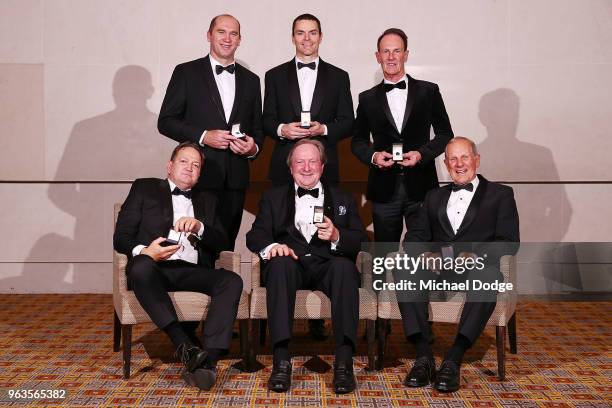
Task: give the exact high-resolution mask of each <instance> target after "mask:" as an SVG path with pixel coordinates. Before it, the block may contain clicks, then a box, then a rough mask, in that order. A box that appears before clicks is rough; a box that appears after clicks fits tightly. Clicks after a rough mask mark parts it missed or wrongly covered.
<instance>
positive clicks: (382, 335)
mask: <svg viewBox="0 0 612 408" xmlns="http://www.w3.org/2000/svg"><path fill="white" fill-rule="evenodd" d="M376 323H378V324H377V325H376V326H377V327H378V333H376V334H377V336H378V358H377V360H376V370H382V369H383V363H384V361H385V348H386V347H387V325H388V324H389V320H387V319H380V318H379V319H378V320H377V321H376Z"/></svg>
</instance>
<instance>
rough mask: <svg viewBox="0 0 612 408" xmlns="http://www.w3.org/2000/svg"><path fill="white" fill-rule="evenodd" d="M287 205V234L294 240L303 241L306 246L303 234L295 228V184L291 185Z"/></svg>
mask: <svg viewBox="0 0 612 408" xmlns="http://www.w3.org/2000/svg"><path fill="white" fill-rule="evenodd" d="M286 203H287V205H286V206H285V207H286V212H285V227H286V229H287V233H288V234H289V235H291V236H292V237H293V238H295V239H297V240H299V241H303V242H304V244H306V239H304V236H303V235H302V233H301V232H300V231H298V229H297V228H296V227H295V186H294V185H293V183H290V185H289V188H288V190H287V200H286Z"/></svg>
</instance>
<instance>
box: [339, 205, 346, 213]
mask: <svg viewBox="0 0 612 408" xmlns="http://www.w3.org/2000/svg"><path fill="white" fill-rule="evenodd" d="M344 214H346V207H345V206H343V205H341V206H339V207H338V215H344Z"/></svg>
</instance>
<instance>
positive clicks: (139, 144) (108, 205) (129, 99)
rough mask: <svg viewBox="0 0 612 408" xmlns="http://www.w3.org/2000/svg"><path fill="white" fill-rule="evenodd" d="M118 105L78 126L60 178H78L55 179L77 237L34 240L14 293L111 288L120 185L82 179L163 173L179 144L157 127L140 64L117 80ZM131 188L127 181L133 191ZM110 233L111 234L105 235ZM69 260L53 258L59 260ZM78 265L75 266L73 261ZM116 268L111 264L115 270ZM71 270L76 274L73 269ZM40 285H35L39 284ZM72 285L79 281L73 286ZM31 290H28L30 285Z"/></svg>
mask: <svg viewBox="0 0 612 408" xmlns="http://www.w3.org/2000/svg"><path fill="white" fill-rule="evenodd" d="M112 92H113V98H114V101H115V109H113V110H111V111H109V112H106V113H103V114H101V115H98V116H94V117H92V118H87V119H84V120H82V121H80V122H78V123H76V124H75V125H74V127H73V129H72V132H71V134H70V138H69V140H68V142H67V145H66V148H65V150H64V154H63V156H62V158H61V161H60V163H59V165H58V169H57V173H56V175H55V180H56V181H75V182H77V183H56V184H50V186H49V190H48V196H49V199H50V200H51V201H52V202H53V203H54V204H55V205H56V206H57V207H58V208H59V209H60V210H62V211H64V212H65V213H67V214H69V215H71V216H72V217H74V235H73V237H72V238H71V237H67V236H62V235H59V234H57V233H48V234H45V235H43V236H42V237H41V238H39V239H38V240H37V241H36V242H35V243H34V245H33V247H32V249H31V251H30V253H29V255H28V257H27V259H26V263H25V266H24V269H23V272H22V274H21V276H17V277H12V278H10V280H11V282H10V283H8V282H7V280H4V281H2V286H3V287H5V288H6V289H7V290H10V291H12V290H15V291H36V289H35V288H33V287H32V286H35V287H41V288H44V289H45V290H44V291H45V292H100V291H101V290H110V288H111V282H110V280H109V279H108V276H110V275H106V274H100V273H96V272H98V271H100V270H101V269H100V265H104V266H103V267H102V268H107V264H105V263H107V262H110V260H111V257H110V255H111V253H110V252H109V251H108V248H109V246H110V245H111V244H110V243H111V242H112V237H111V236H110V234H109V233H110V231H112V228H108V227H109V226H110V225H111V221H110V220H112V218H111V217H112V210H113V206H112V204H113V201H123V199H124V198H125V195H124V194H120V196H118V197H114V194H115V195H116V194H117V191H118V189H117V188H116V187H114V188H109V189H108V190H106V189H105V187H103V185H99V184H83V183H81V184H79V183H78V181H102V180H107V181H120V180H133V179H135V178H138V177H155V176H162V175H163V164H164V162H165V160H166V158H167V156H168V154H169V152H170V151H171V149H172V147H173V146H174V142H173V141H171V140H169V139H167V138H165V137H162V136H160V135H159V133H158V131H157V114H156V113H154V112H151V111H150V110H149V109H148V107H147V100H148V99H150V98H151V96H152V95H153V92H154V88H153V85H152V80H151V74H150V73H149V71H147V70H146V69H145V68H143V67H141V66H137V65H128V66H124V67H121V68H120V69H119V70H118V71H117V72H116V73H115V76H114V80H113V84H112ZM128 188H129V186H128V185H127V184H126V186H125V190H126V192H127V190H128ZM105 234H108V236H104V235H105ZM58 253H59V254H61V259H62V260H66V262H67V263H45V264H44V267H41V265H40V264H37V263H36V262H39V261H41V260H48V259H58V255H57V254H58ZM70 262H72V263H70ZM109 271H110V269H109ZM70 272H72V273H71V274H70ZM34 282H35V283H34ZM68 282H71V283H68ZM30 287H32V288H31V290H30V289H28V288H30Z"/></svg>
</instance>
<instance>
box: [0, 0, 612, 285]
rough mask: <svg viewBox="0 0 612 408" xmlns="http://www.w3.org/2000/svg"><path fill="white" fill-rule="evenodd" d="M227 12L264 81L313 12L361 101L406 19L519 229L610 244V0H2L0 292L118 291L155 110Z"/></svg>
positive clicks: (154, 158) (586, 254)
mask: <svg viewBox="0 0 612 408" xmlns="http://www.w3.org/2000/svg"><path fill="white" fill-rule="evenodd" d="M225 12H227V13H230V14H233V15H235V16H236V17H237V18H238V19H239V20H240V22H241V27H242V37H243V38H242V44H241V46H240V48H239V49H238V53H237V56H238V61H239V62H240V63H242V64H244V65H245V66H247V67H248V68H250V69H251V70H252V71H254V72H255V73H257V74H258V75H259V76H260V77H261V78H262V87H263V75H264V73H265V71H266V70H268V69H270V68H271V67H273V66H275V65H278V64H280V63H282V62H285V61H287V60H289V59H290V58H291V57H292V56H293V46H292V44H291V41H290V32H291V22H292V20H293V18H294V17H295V16H297V15H298V14H301V13H304V12H310V13H313V14H315V15H317V16H318V17H319V18H320V19H321V21H322V25H323V43H322V44H321V48H320V54H321V57H322V58H323V59H325V60H327V61H328V62H331V63H333V64H335V65H337V66H339V67H341V68H343V69H345V70H347V71H348V72H349V74H350V76H351V89H352V93H353V99H354V101H355V107H356V105H357V96H358V93H359V92H361V91H363V90H365V89H368V88H370V87H371V86H373V85H374V84H375V83H377V82H378V81H380V80H381V78H382V73H381V71H380V68H379V67H378V65H377V64H376V61H375V58H374V51H375V45H376V39H377V37H378V35H379V34H380V33H381V32H382V31H383V30H384V29H385V28H388V27H392V26H396V27H400V28H402V29H404V30H405V31H406V33H407V34H408V37H409V49H410V55H409V60H408V64H407V72H408V73H409V74H410V75H412V76H414V77H415V78H418V79H425V80H429V81H432V82H436V83H438V84H439V85H440V89H441V92H442V95H443V97H444V101H445V104H446V107H447V110H448V113H449V115H450V118H451V123H452V125H453V129H454V131H455V133H456V134H457V135H465V136H468V137H471V138H473V139H474V140H476V141H477V142H478V143H479V149H480V150H481V153H482V168H481V170H482V173H483V174H485V175H486V176H487V177H488V178H489V179H491V180H498V181H505V182H508V183H510V184H511V185H512V186H513V187H514V189H515V195H516V200H517V203H518V206H519V211H520V215H521V234H522V239H523V240H524V241H535V242H538V241H539V242H558V241H564V242H572V241H583V242H590V241H593V242H596V241H609V240H610V238H609V237H610V232H609V231H611V230H612V221H611V220H610V219H611V217H610V216H609V214H610V202H612V187H611V184H609V182H610V181H611V179H612V177H611V176H610V170H609V165H608V162H609V161H610V158H609V156H610V151H612V137H611V136H612V135H611V133H612V132H611V128H612V126H611V125H610V119H609V118H610V117H612V104H611V103H610V102H609V98H610V95H612V75H610V72H612V2H610V1H609V0H535V1H513V0H497V1H495V0H466V1H461V2H456V1H451V0H448V1H442V0H438V1H425V0H422V1H419V0H410V1H388V2H385V3H376V2H371V1H335V2H329V1H311V2H310V7H308V8H304V6H303V3H301V2H286V1H284V2H280V1H278V2H275V1H259V2H249V1H232V2H227V4H222V3H220V2H215V3H213V2H204V1H196V0H189V1H180V2H174V1H161V0H130V1H102V0H90V1H77V0H74V1H69V0H47V1H43V0H0V124H1V127H0V128H1V129H2V130H1V131H0V132H1V134H2V137H1V138H0V200H1V202H2V203H3V204H2V213H1V214H0V231H2V233H3V234H4V236H5V239H4V240H3V251H0V292H5V293H14V292H110V290H111V268H110V262H111V254H112V247H111V236H112V208H113V206H112V204H113V203H114V202H120V201H123V199H124V198H125V195H126V194H127V191H128V189H129V183H127V182H128V181H131V180H133V179H134V178H136V177H143V176H163V175H164V174H163V167H164V166H163V165H164V162H165V161H166V160H167V156H168V154H169V152H170V150H171V148H172V147H173V145H174V143H173V142H172V141H170V140H169V139H167V138H165V137H163V136H161V135H159V133H158V132H157V129H156V120H157V113H158V112H159V107H160V105H161V101H162V99H163V96H164V93H165V89H166V86H167V83H168V80H169V78H170V75H171V73H172V69H173V68H174V66H175V65H176V64H178V63H180V62H184V61H188V60H192V59H196V58H199V57H201V56H204V55H206V53H207V52H208V43H207V42H206V39H205V32H206V30H207V28H208V24H209V22H210V19H211V18H212V17H213V16H214V15H217V14H220V13H225ZM346 147H347V146H346V145H345V146H344V149H343V151H344V152H345V154H344V155H343V156H342V159H341V160H342V161H344V163H345V166H344V168H343V171H342V177H343V180H344V181H346V182H351V181H353V182H357V184H356V185H358V186H359V185H360V184H359V183H360V182H362V181H364V180H365V178H364V177H365V176H364V174H365V171H364V170H365V167H364V166H361V165H359V164H357V163H356V162H355V160H354V158H352V157H351V156H350V154H349V153H348V150H347V149H346ZM269 150H270V149H267V150H266V149H265V150H264V154H263V155H262V157H261V158H260V159H258V161H256V162H255V163H254V167H255V168H254V170H255V171H254V177H253V178H254V180H255V181H256V182H257V181H263V180H264V176H263V175H264V174H265V169H266V165H267V163H266V161H265V159H266V156H267V155H269V153H270V151H269ZM439 168H440V172H439V174H440V178H441V179H442V180H446V179H447V175H446V172H445V171H444V170H443V168H442V167H439ZM51 182H52V183H51ZM517 182H519V183H517ZM520 182H528V183H520ZM359 188H361V187H359ZM249 211H250V213H245V217H244V222H243V229H244V230H247V229H248V227H249V225H250V222H252V220H253V215H252V214H251V213H252V212H254V210H253V207H252V206H251V207H249ZM238 248H240V249H242V250H243V251H244V243H243V240H239V242H238ZM562 262H564V263H568V264H570V265H573V264H576V263H578V264H580V266H579V268H578V269H576V267H574V266H572V268H573V270H578V273H579V274H580V275H581V276H582V281H583V282H588V284H577V285H573V286H572V285H570V289H571V288H574V289H576V288H578V289H584V290H611V289H612V283H610V280H611V279H610V276H611V274H610V271H611V268H610V264H609V262H608V261H607V260H605V261H601V259H599V258H598V257H597V256H596V255H593V251H574V254H573V255H571V256H568V257H565V258H563V259H562ZM526 282H534V281H526ZM530 284H531V283H530Z"/></svg>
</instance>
